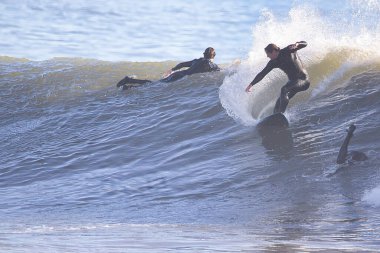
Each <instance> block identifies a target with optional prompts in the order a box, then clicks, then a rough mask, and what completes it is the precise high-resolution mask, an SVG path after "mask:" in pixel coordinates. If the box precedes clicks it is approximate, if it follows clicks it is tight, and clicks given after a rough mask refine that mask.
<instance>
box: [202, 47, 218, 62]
mask: <svg viewBox="0 0 380 253" xmlns="http://www.w3.org/2000/svg"><path fill="white" fill-rule="evenodd" d="M215 55H216V53H215V49H214V48H212V47H208V48H206V50H205V51H204V53H203V56H204V57H205V58H206V59H214V57H215Z"/></svg>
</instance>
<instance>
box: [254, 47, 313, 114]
mask: <svg viewBox="0 0 380 253" xmlns="http://www.w3.org/2000/svg"><path fill="white" fill-rule="evenodd" d="M297 43H298V46H297V47H296V48H293V49H292V46H293V45H289V46H287V47H286V48H283V49H281V50H280V52H279V55H278V57H277V58H276V59H274V60H270V61H269V62H268V64H267V65H266V67H265V68H264V69H263V70H262V71H261V72H260V73H258V74H257V75H256V77H255V78H254V79H253V81H252V82H251V84H252V85H254V84H256V83H258V82H260V81H261V80H262V79H263V78H264V77H265V76H266V75H267V74H268V73H269V72H270V71H271V70H272V69H274V68H279V69H281V70H282V71H284V72H285V73H286V75H287V76H288V78H289V81H288V82H287V83H286V84H285V85H284V86H283V87H282V88H281V94H280V97H279V98H278V99H277V102H276V105H275V107H274V113H277V112H282V113H283V112H285V109H286V107H287V106H288V103H289V99H291V98H292V97H293V96H294V95H295V94H296V93H297V92H300V91H304V90H307V89H308V88H309V86H310V82H309V79H308V75H307V72H306V70H305V69H304V68H303V66H302V62H301V60H300V59H299V57H298V55H297V50H299V49H301V48H304V47H306V46H307V43H306V42H305V41H300V42H297Z"/></svg>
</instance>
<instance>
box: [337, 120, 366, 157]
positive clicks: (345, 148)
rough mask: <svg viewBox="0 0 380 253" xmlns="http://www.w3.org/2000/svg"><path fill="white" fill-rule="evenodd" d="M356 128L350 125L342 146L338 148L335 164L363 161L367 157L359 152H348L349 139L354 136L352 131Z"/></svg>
mask: <svg viewBox="0 0 380 253" xmlns="http://www.w3.org/2000/svg"><path fill="white" fill-rule="evenodd" d="M355 129H356V126H355V125H354V124H352V125H351V126H350V127H349V128H348V130H347V136H346V138H345V139H344V141H343V144H342V146H341V147H340V150H339V154H338V158H337V159H336V163H337V164H342V163H344V162H346V161H349V162H351V161H364V160H367V159H368V157H367V156H366V155H365V154H364V153H363V152H360V151H350V152H348V144H349V143H350V139H351V138H352V136H353V135H354V131H355Z"/></svg>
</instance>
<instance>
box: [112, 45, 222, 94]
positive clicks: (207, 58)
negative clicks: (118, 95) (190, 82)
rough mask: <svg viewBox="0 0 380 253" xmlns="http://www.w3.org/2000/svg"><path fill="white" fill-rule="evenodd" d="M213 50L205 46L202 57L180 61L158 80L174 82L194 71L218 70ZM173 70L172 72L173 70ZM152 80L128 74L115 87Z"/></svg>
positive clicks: (124, 86) (124, 87)
mask: <svg viewBox="0 0 380 253" xmlns="http://www.w3.org/2000/svg"><path fill="white" fill-rule="evenodd" d="M215 55H216V53H215V50H214V48H212V47H208V48H206V50H205V51H204V53H203V56H204V57H202V58H199V59H194V60H192V61H187V62H182V63H180V64H178V65H177V66H175V67H174V68H172V69H171V70H169V71H168V73H167V74H166V77H165V78H163V79H161V80H159V81H161V82H174V81H176V80H178V79H181V78H182V77H184V76H187V75H192V74H196V73H204V72H212V71H219V70H220V68H219V67H218V65H216V64H215V63H214V62H213V60H214V58H215ZM186 67H187V69H185V70H180V71H177V70H179V69H182V68H186ZM173 71H174V72H173ZM151 82H153V81H151V80H142V79H135V78H131V77H129V76H126V77H124V78H123V79H122V80H121V81H120V82H118V83H117V85H116V86H117V87H120V86H123V89H128V88H130V87H133V86H137V85H127V84H139V85H140V84H145V83H151Z"/></svg>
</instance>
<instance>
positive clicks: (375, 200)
mask: <svg viewBox="0 0 380 253" xmlns="http://www.w3.org/2000/svg"><path fill="white" fill-rule="evenodd" d="M363 201H365V202H367V203H368V204H370V205H372V206H376V207H380V185H379V186H377V187H376V188H374V189H372V190H370V191H368V192H366V193H365V194H364V196H363Z"/></svg>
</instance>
